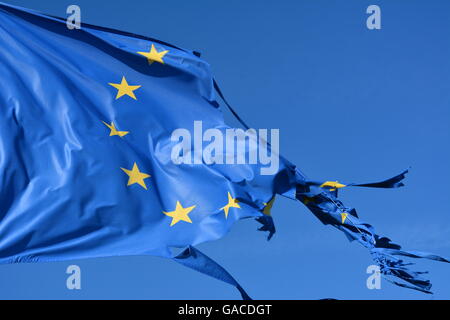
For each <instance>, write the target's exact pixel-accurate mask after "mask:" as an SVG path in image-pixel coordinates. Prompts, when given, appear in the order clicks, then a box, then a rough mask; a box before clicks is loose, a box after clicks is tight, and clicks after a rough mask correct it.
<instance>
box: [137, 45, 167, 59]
mask: <svg viewBox="0 0 450 320" xmlns="http://www.w3.org/2000/svg"><path fill="white" fill-rule="evenodd" d="M167 52H169V50H165V51H160V52H158V50H156V48H155V45H154V44H153V43H152V47H151V48H150V51H149V52H145V51H138V53H139V54H141V55H143V56H144V57H146V58H147V60H148V64H152V63H153V62H155V61H156V62H159V63H162V64H164V61H163V59H162V58H163V57H164V56H165V55H166V54H167Z"/></svg>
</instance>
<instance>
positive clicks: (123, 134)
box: [102, 121, 129, 138]
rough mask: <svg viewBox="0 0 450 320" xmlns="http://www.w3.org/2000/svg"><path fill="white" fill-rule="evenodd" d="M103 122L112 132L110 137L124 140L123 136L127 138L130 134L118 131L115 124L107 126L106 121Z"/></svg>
mask: <svg viewBox="0 0 450 320" xmlns="http://www.w3.org/2000/svg"><path fill="white" fill-rule="evenodd" d="M102 122H103V124H104V125H105V126H107V127H108V128H109V129H110V130H111V132H110V133H109V136H110V137H112V136H119V137H121V138H122V137H123V136H126V135H127V134H128V133H129V132H128V131H118V130H117V129H116V126H115V125H114V123H113V122H111V124H107V123H106V122H105V121H102Z"/></svg>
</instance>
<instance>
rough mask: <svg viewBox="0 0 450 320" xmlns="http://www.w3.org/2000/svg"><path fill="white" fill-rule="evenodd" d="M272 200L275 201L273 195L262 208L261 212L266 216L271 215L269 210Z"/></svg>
mask: <svg viewBox="0 0 450 320" xmlns="http://www.w3.org/2000/svg"><path fill="white" fill-rule="evenodd" d="M274 202H275V196H274V197H273V198H272V199H270V201H269V203H264V205H265V207H264V209H263V213H264V214H265V215H267V216H270V215H271V210H272V206H273V203H274Z"/></svg>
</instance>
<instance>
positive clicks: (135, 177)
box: [120, 162, 151, 190]
mask: <svg viewBox="0 0 450 320" xmlns="http://www.w3.org/2000/svg"><path fill="white" fill-rule="evenodd" d="M120 169H122V170H123V171H124V172H125V173H126V174H127V175H128V177H129V178H128V184H127V186H131V185H132V184H135V183H137V184H139V185H140V186H141V187H142V188H144V189H145V190H147V186H146V185H145V182H144V179H147V178H148V177H151V176H150V175H149V174H146V173H143V172H140V171H139V168H138V166H137V164H136V162H135V163H134V165H133V169H131V170H128V169H124V168H120Z"/></svg>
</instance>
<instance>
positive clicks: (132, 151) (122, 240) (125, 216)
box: [0, 4, 448, 299]
mask: <svg viewBox="0 0 450 320" xmlns="http://www.w3.org/2000/svg"><path fill="white" fill-rule="evenodd" d="M0 41H1V43H2V50H0V72H1V74H2V76H3V79H4V82H3V85H2V86H0V104H1V106H2V107H1V108H0V176H1V179H0V263H20V262H39V261H61V260H69V259H81V258H93V257H104V256H123V255H155V256H160V257H166V258H172V259H173V260H174V261H177V262H179V263H181V264H183V265H185V266H187V267H190V268H192V269H195V270H198V271H200V272H203V273H205V274H208V275H210V276H213V277H215V278H217V279H220V280H222V281H225V282H227V283H229V284H231V285H234V286H236V287H237V288H238V289H239V291H240V292H241V294H242V296H243V297H244V298H246V299H247V298H249V296H248V295H247V294H246V293H245V291H244V290H243V289H242V287H241V286H240V285H239V284H238V283H237V282H236V280H235V279H234V278H233V277H232V276H231V275H230V274H229V273H228V272H226V271H225V269H223V268H222V267H220V266H219V265H218V264H217V263H215V262H214V261H213V260H211V259H210V258H208V257H207V256H205V255H204V254H202V253H201V252H199V251H198V250H197V249H195V247H193V246H195V245H196V244H199V243H202V242H205V241H211V240H215V239H219V238H221V237H222V236H224V235H225V234H226V233H227V232H228V230H229V229H230V228H231V226H232V225H233V223H234V222H236V221H238V220H240V219H244V218H255V219H256V220H257V221H259V222H260V223H262V227H261V228H260V230H262V231H268V232H269V235H268V236H269V238H270V237H272V235H273V234H274V232H275V226H274V224H273V219H272V217H271V215H270V208H271V206H272V203H273V201H274V199H275V195H277V194H279V195H284V196H287V197H290V198H293V199H298V200H300V201H302V202H303V203H304V204H305V205H306V206H307V207H308V208H309V209H310V210H311V211H312V212H313V213H314V214H315V215H316V216H317V217H318V218H319V219H320V220H321V221H322V222H324V223H326V224H331V225H333V226H335V227H337V228H338V229H340V230H342V231H343V232H344V233H345V234H346V235H347V237H348V238H349V239H350V240H357V241H359V242H360V243H361V244H363V245H364V246H366V247H367V248H368V249H369V250H370V252H371V254H372V256H373V257H374V259H375V261H376V262H377V263H378V264H379V265H380V268H381V272H382V273H383V274H385V275H386V276H390V277H393V278H395V279H394V280H392V281H393V283H396V284H399V285H401V286H406V287H411V288H414V289H418V290H422V291H425V292H429V289H430V286H431V285H430V284H429V282H427V280H423V279H422V278H421V276H420V273H418V272H412V271H409V270H408V269H407V268H406V264H405V263H403V262H402V260H399V259H397V258H395V256H396V255H400V256H401V255H403V256H407V257H413V258H417V257H420V258H429V259H433V260H440V261H445V262H448V261H447V260H446V259H444V258H441V257H438V256H435V255H430V254H425V253H417V252H410V251H402V250H401V248H400V246H398V245H396V244H392V243H391V242H390V240H389V239H387V238H385V237H381V236H378V235H377V234H376V233H375V232H374V230H373V228H372V226H370V225H369V224H367V223H364V222H362V221H361V220H359V218H358V215H357V214H356V210H355V209H353V208H350V207H346V206H345V205H344V204H342V203H341V202H340V201H339V200H338V199H337V190H338V189H340V188H344V187H347V186H358V187H382V188H392V187H399V186H401V185H402V184H401V180H402V179H403V178H404V174H405V173H402V174H401V175H399V176H396V177H394V178H392V179H389V180H386V181H382V182H378V183H365V184H355V183H339V182H335V181H312V180H309V179H307V178H306V176H305V175H304V174H303V173H301V172H300V171H299V170H298V169H297V168H296V167H295V166H294V165H293V164H291V163H290V162H289V161H287V160H286V159H284V158H281V160H280V163H279V166H278V167H277V168H276V170H275V172H273V173H272V174H270V175H264V174H261V172H262V170H264V168H263V165H261V164H258V163H253V164H239V165H229V164H227V162H226V161H224V162H223V163H220V162H217V163H214V164H211V163H207V162H208V161H205V159H204V158H202V157H201V155H202V154H203V152H204V151H205V149H206V148H207V147H205V146H204V145H203V144H202V141H200V142H199V141H198V138H196V132H197V133H198V132H200V133H201V132H202V131H204V130H207V129H213V130H216V131H214V132H216V133H217V132H218V133H225V132H228V131H229V130H232V131H233V130H235V129H233V128H230V127H228V126H227V125H226V124H225V122H224V120H223V116H222V113H221V111H220V109H219V104H218V102H217V101H216V97H215V93H216V92H217V93H218V94H219V96H220V97H221V98H222V99H223V100H224V102H225V104H226V105H228V107H229V108H231V106H229V104H228V103H227V102H226V100H225V98H224V96H223V94H222V93H221V92H220V89H219V88H218V85H217V83H216V82H215V81H214V80H213V77H212V75H211V72H210V69H209V65H208V64H207V63H206V62H205V61H204V60H202V59H201V58H200V57H199V55H198V54H197V53H195V52H192V51H189V50H185V49H181V48H178V47H176V46H173V45H170V44H168V43H165V42H162V41H159V40H155V39H151V38H147V37H143V36H139V35H134V34H129V33H125V32H120V31H116V30H110V29H106V28H101V27H97V26H92V25H86V24H83V25H82V28H81V29H79V30H77V29H74V30H69V29H68V28H67V27H66V21H65V20H63V19H60V18H55V17H50V16H46V15H42V14H39V13H36V12H33V11H31V10H27V9H22V8H18V7H14V6H9V5H5V4H0ZM231 110H232V112H233V113H235V111H234V110H233V109H232V108H231ZM235 115H236V116H237V114H236V113H235ZM238 119H240V118H238ZM243 125H244V126H246V125H245V123H243ZM177 130H178V131H177ZM174 132H179V133H180V137H181V136H183V134H186V133H193V135H194V138H193V139H192V140H193V141H191V142H192V143H191V144H192V145H193V151H189V150H186V149H183V148H181V149H176V146H177V145H178V144H179V141H175V140H174V139H173V133H174ZM174 150H178V151H177V152H176V155H179V154H182V155H183V159H184V160H188V161H184V162H182V163H176V162H174V161H173V157H174ZM250 152H251V150H250V147H249V146H247V147H246V149H245V155H247V156H248V155H249V154H250ZM273 152H274V151H272V153H273ZM218 156H220V155H219V154H214V157H218ZM225 156H226V155H225ZM225 158H226V157H225ZM172 248H186V249H185V250H184V251H183V252H182V253H181V254H179V255H177V256H174V255H173V253H172V250H171V249H172ZM401 281H403V282H404V283H403V282H401Z"/></svg>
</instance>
